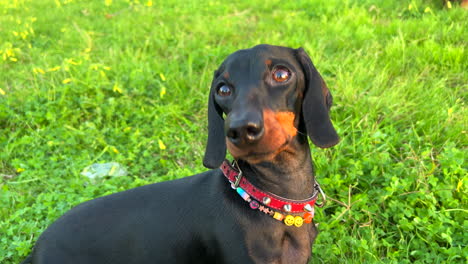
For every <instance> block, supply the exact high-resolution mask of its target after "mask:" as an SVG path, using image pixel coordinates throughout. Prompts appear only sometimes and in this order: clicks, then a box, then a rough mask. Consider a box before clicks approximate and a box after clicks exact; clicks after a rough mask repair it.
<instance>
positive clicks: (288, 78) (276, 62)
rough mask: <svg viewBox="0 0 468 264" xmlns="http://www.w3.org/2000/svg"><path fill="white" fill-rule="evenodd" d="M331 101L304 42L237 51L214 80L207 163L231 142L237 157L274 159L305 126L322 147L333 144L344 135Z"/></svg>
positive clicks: (216, 162)
mask: <svg viewBox="0 0 468 264" xmlns="http://www.w3.org/2000/svg"><path fill="white" fill-rule="evenodd" d="M331 105H332V96H331V94H330V92H329V90H328V88H327V86H326V84H325V82H324V81H323V79H322V77H321V76H320V74H319V73H318V71H317V70H316V69H315V66H314V65H313V63H312V61H311V60H310V58H309V56H308V55H307V53H306V52H305V51H304V50H303V49H302V48H299V49H291V48H287V47H279V46H270V45H258V46H255V47H253V48H251V49H246V50H239V51H236V52H234V53H233V54H231V55H229V56H228V57H227V58H226V60H225V61H224V62H223V63H222V64H221V66H220V67H219V69H218V70H216V71H215V73H214V77H213V81H212V83H211V90H210V94H209V102H208V144H207V146H206V152H205V157H204V159H203V164H204V165H205V166H206V167H208V168H216V167H218V166H219V165H220V164H221V163H222V162H223V160H224V158H225V156H226V147H227V149H228V150H229V152H230V153H231V154H232V155H233V157H235V158H236V159H243V160H246V161H248V162H251V163H255V162H259V161H261V160H265V159H271V158H273V157H274V156H276V155H277V154H279V153H281V152H282V151H287V148H288V145H289V144H290V142H291V141H292V140H293V139H294V138H295V137H297V136H298V135H300V133H305V132H306V133H307V134H308V135H309V137H310V139H311V140H312V142H313V143H314V144H315V145H317V146H319V147H322V148H328V147H331V146H334V145H335V144H337V143H338V141H339V138H338V135H337V133H336V131H335V129H334V127H333V125H332V122H331V120H330V117H329V114H328V112H329V110H330V107H331ZM223 115H225V117H226V118H225V119H224V117H223ZM298 133H299V134H298Z"/></svg>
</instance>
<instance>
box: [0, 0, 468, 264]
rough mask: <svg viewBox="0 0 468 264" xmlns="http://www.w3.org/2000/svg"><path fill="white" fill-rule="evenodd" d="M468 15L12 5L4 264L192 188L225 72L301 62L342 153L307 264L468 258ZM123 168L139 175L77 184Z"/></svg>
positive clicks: (287, 7) (182, 4) (278, 4)
mask: <svg viewBox="0 0 468 264" xmlns="http://www.w3.org/2000/svg"><path fill="white" fill-rule="evenodd" d="M467 13H468V11H467V10H463V9H461V8H459V7H458V5H457V4H456V3H452V5H451V8H448V7H447V6H446V7H443V5H442V1H435V0H434V1H422V0H421V1H416V0H414V1H370V0H367V1H365V0H362V1H358V0H354V1H353V0H320V1H319V0H314V1H285V0H281V1H277V0H271V1H263V0H262V1H260V0H249V1H227V2H226V1H175V0H166V1H147V0H140V1H137V0H126V1H123V0H122V1H117V0H114V1H111V0H106V1H97V0H96V1H91V0H88V1H79V0H51V1H48V0H42V1H39V0H36V1H34V0H14V1H11V0H0V262H1V263H5V264H9V263H18V262H19V261H20V260H21V259H22V258H24V256H26V255H27V254H28V253H29V252H30V250H31V248H32V246H33V244H34V242H35V241H36V239H37V238H38V236H39V235H40V233H41V232H42V231H43V230H44V229H45V228H46V227H47V226H48V225H49V224H50V223H51V222H53V221H54V220H55V219H56V218H58V217H59V216H60V215H61V214H63V213H64V212H65V211H67V210H68V209H70V208H71V207H73V206H75V205H77V204H79V203H81V202H83V201H86V200H89V199H92V198H95V197H99V196H102V195H106V194H110V193H114V192H117V191H122V190H125V189H129V188H133V187H136V186H141V185H144V184H150V183H154V182H160V181H165V180H170V179H175V178H178V177H184V176H188V175H192V174H195V173H198V172H202V171H204V170H206V169H205V168H203V166H202V165H201V160H202V157H203V151H204V144H205V140H206V127H207V123H206V105H207V92H208V87H209V83H210V79H211V76H212V73H213V71H214V70H215V69H216V67H217V66H218V65H219V64H220V62H221V61H222V60H223V59H224V58H225V57H226V56H227V55H228V54H230V53H232V52H234V51H235V50H237V49H241V48H249V47H251V46H254V45H256V44H260V43H269V44H276V45H284V46H290V47H296V48H297V47H304V48H305V49H306V50H307V51H308V53H309V54H310V56H311V57H312V60H313V61H314V63H315V65H316V66H317V68H318V69H319V71H320V72H321V74H322V76H323V77H324V79H325V81H326V82H327V84H328V87H329V88H330V90H331V92H332V94H333V96H334V102H335V105H334V107H333V108H332V112H331V115H332V119H333V121H334V124H335V126H336V127H337V130H338V133H339V134H340V136H341V138H342V141H341V143H340V144H339V145H337V146H336V147H334V148H332V149H326V150H322V149H317V148H315V147H313V149H312V155H313V158H314V160H315V164H316V168H317V175H318V176H317V177H318V180H319V181H320V183H321V184H322V187H323V189H324V190H325V192H326V193H327V195H328V196H329V197H330V202H329V203H328V205H327V206H326V207H325V208H323V209H320V210H318V213H317V216H316V218H315V221H316V222H317V223H320V225H319V229H320V234H319V236H318V238H317V240H316V243H315V245H314V248H313V254H314V256H313V261H312V262H311V263H466V261H467V260H468V252H467V249H466V247H467V242H468V230H467V227H468V221H467V219H468V217H467V216H468V214H467V212H468V211H467V187H466V186H467V184H468V178H467V176H466V174H467V166H466V154H467V151H466V147H467V134H466V127H467V116H468V113H467V110H466V98H467V83H468V77H467V72H468V71H467V70H468V67H467V66H468V65H467V64H468V58H467V53H466V47H467V40H468V35H467V32H468V31H467V28H468V15H467ZM110 161H115V162H119V163H120V164H123V165H124V166H125V167H126V168H127V170H128V171H129V175H128V176H125V177H118V178H105V179H101V180H98V181H96V182H92V181H90V180H89V179H87V178H86V177H84V176H82V175H80V172H81V171H82V170H83V168H85V167H86V166H88V165H91V164H93V163H103V162H110Z"/></svg>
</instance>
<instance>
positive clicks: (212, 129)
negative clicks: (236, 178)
mask: <svg viewBox="0 0 468 264" xmlns="http://www.w3.org/2000/svg"><path fill="white" fill-rule="evenodd" d="M216 74H217V72H215V74H214V75H215V76H214V77H213V81H214V79H215V78H216ZM215 92H216V87H214V85H213V82H212V83H211V89H210V95H209V99H208V142H207V144H206V150H205V157H204V158H203V165H204V166H205V167H207V168H210V169H214V168H218V167H219V166H220V165H221V163H222V162H223V161H224V158H225V157H226V139H225V135H224V119H223V111H222V110H221V108H220V107H219V106H218V105H217V104H216V102H215V98H214V96H215Z"/></svg>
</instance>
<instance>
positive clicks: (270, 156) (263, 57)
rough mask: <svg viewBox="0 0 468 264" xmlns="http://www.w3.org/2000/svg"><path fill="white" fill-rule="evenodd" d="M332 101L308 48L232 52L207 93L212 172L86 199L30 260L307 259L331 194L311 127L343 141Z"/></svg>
mask: <svg viewBox="0 0 468 264" xmlns="http://www.w3.org/2000/svg"><path fill="white" fill-rule="evenodd" d="M331 104H332V96H331V94H330V92H329V90H328V88H327V86H326V85H325V82H324V81H323V79H322V77H321V76H320V74H319V73H318V71H317V70H316V68H315V67H314V65H313V64H312V61H311V60H310V58H309V56H308V55H307V53H306V52H305V51H304V50H303V49H302V48H299V49H292V48H287V47H279V46H270V45H258V46H255V47H253V48H251V49H245V50H239V51H236V52H234V53H233V54H231V55H229V56H228V57H227V59H226V60H225V61H224V62H223V63H222V64H221V66H220V67H219V69H218V70H216V71H215V73H214V78H213V82H212V84H211V90H210V94H209V102H208V121H209V127H208V143H207V147H206V152H205V157H204V160H203V164H204V165H205V166H206V167H208V168H211V169H212V170H209V171H207V172H204V173H201V174H197V175H194V176H191V177H186V178H183V179H178V180H174V181H168V182H162V183H157V184H152V185H147V186H142V187H138V188H134V189H131V190H127V191H124V192H120V193H116V194H112V195H108V196H105V197H101V198H97V199H94V200H91V201H88V202H85V203H83V204H80V205H78V206H76V207H75V208H73V209H72V210H70V211H69V212H67V213H66V214H64V215H63V216H62V217H60V218H59V219H58V220H57V221H55V222H54V223H53V224H52V225H51V226H50V227H49V228H48V229H46V230H45V231H44V233H43V234H42V235H41V236H40V237H39V239H38V240H37V243H36V245H35V247H34V249H33V252H32V253H31V255H30V256H28V257H27V259H26V260H24V262H23V263H34V264H64V263H66V264H72V263H82V264H94V263H96V264H97V263H99V264H105V263H109V264H119V263H122V264H131V263H204V264H206V263H235V264H239V263H242V264H246V263H295V264H296V263H307V261H308V260H309V259H310V257H311V247H312V244H313V242H314V240H315V237H316V235H317V230H316V227H315V225H314V223H313V216H314V208H315V207H314V206H315V205H316V204H315V203H316V201H317V198H318V196H319V194H320V192H321V189H320V187H319V185H318V184H317V183H316V181H315V177H314V169H313V163H312V158H311V154H310V149H309V144H308V138H307V136H309V137H310V139H311V140H312V142H313V143H314V144H315V145H317V146H318V147H322V148H327V147H331V146H333V145H335V144H337V143H338V141H339V138H338V135H337V133H336V131H335V129H334V127H333V125H332V122H331V121H330V117H329V110H330V107H331ZM226 149H227V150H229V152H230V153H231V155H232V156H233V157H234V159H235V160H234V162H233V163H232V164H231V163H228V162H227V161H225V155H226Z"/></svg>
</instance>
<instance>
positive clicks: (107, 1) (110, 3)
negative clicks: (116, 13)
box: [104, 0, 112, 6]
mask: <svg viewBox="0 0 468 264" xmlns="http://www.w3.org/2000/svg"><path fill="white" fill-rule="evenodd" d="M104 4H105V5H106V6H110V5H112V0H104Z"/></svg>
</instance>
